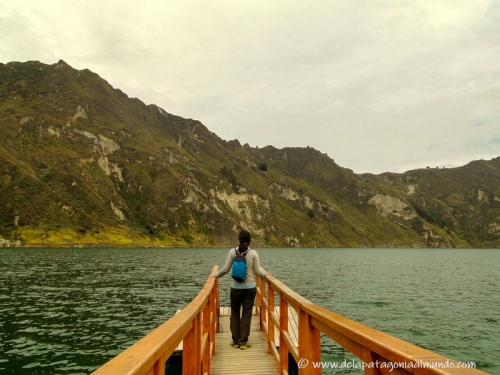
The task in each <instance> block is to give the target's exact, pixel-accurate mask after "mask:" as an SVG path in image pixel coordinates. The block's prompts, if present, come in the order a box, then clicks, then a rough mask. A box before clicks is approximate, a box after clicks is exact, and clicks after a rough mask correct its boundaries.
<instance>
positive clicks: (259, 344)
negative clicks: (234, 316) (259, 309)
mask: <svg viewBox="0 0 500 375" xmlns="http://www.w3.org/2000/svg"><path fill="white" fill-rule="evenodd" d="M221 310H222V309H221ZM221 314H222V311H221ZM220 325H221V326H220V328H221V331H220V332H218V333H217V335H216V341H215V353H214V355H213V356H212V362H211V364H210V373H211V374H213V375H230V374H237V375H254V374H255V375H257V374H258V375H273V374H276V375H277V374H279V365H278V362H277V361H276V359H275V358H274V356H273V354H272V353H269V352H268V351H267V337H266V334H265V332H264V331H259V330H258V328H259V317H258V316H257V315H254V316H253V317H252V326H251V331H250V337H249V339H248V342H249V343H250V344H251V345H252V346H251V347H250V348H248V349H247V350H241V349H237V348H234V347H233V346H231V342H232V339H231V330H230V329H229V315H221V317H220Z"/></svg>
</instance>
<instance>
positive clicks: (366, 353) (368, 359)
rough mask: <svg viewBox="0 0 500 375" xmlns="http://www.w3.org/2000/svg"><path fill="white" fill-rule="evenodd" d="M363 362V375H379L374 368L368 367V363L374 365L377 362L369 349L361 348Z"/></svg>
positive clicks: (377, 370)
mask: <svg viewBox="0 0 500 375" xmlns="http://www.w3.org/2000/svg"><path fill="white" fill-rule="evenodd" d="M363 357H364V358H363V362H365V365H366V366H365V375H379V374H380V371H379V369H378V368H375V367H368V366H367V365H369V364H370V363H373V364H375V363H376V361H377V356H376V354H375V353H373V352H372V351H371V350H370V349H367V348H363Z"/></svg>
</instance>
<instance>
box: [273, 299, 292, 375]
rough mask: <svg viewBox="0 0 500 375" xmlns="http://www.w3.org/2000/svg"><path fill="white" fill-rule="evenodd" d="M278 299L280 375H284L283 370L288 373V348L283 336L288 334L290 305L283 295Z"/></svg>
mask: <svg viewBox="0 0 500 375" xmlns="http://www.w3.org/2000/svg"><path fill="white" fill-rule="evenodd" d="M278 298H279V301H280V375H282V374H283V370H284V371H286V372H287V373H288V346H287V345H286V341H285V338H284V336H283V332H288V303H287V302H286V301H285V300H284V299H283V297H282V295H281V293H278ZM269 306H270V305H269ZM273 332H274V330H273Z"/></svg>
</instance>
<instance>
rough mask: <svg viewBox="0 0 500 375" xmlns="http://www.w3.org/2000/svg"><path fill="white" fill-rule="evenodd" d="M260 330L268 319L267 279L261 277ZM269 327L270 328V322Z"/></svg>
mask: <svg viewBox="0 0 500 375" xmlns="http://www.w3.org/2000/svg"><path fill="white" fill-rule="evenodd" d="M259 279H260V330H261V331H262V330H263V327H264V322H265V321H266V304H265V303H264V301H265V300H266V279H264V278H263V277H260V278H259ZM267 328H268V329H269V323H268V326H267Z"/></svg>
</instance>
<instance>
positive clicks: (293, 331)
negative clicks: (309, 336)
mask: <svg viewBox="0 0 500 375" xmlns="http://www.w3.org/2000/svg"><path fill="white" fill-rule="evenodd" d="M181 311H182V310H177V312H176V313H175V315H177V314H179V313H180V312H181ZM274 311H276V315H277V316H278V318H279V316H280V308H279V306H276V307H275V310H274ZM252 314H253V316H252V325H251V328H250V336H251V337H250V339H249V340H252V342H253V341H255V340H254V337H255V336H257V335H254V334H253V332H260V333H262V332H263V330H262V329H261V328H262V327H261V325H260V319H259V315H258V310H257V308H256V307H255V306H254V308H253V312H252ZM230 316H231V308H230V307H221V308H220V322H219V323H220V325H219V328H220V332H217V333H216V334H215V335H216V342H217V340H218V339H219V337H224V336H220V335H221V334H222V333H224V334H226V333H227V332H229V334H230V333H231V332H230V329H229V317H230ZM288 317H289V319H288V332H289V333H290V337H291V339H292V343H293V344H294V345H295V346H296V347H298V346H299V319H298V317H297V312H296V311H295V310H294V309H293V308H291V307H288ZM266 322H267V320H266ZM226 323H227V329H226V327H225V326H224V325H223V324H226ZM274 332H275V334H274V344H275V345H276V347H277V348H279V346H280V340H279V331H278V328H276V327H275V328H274ZM229 337H231V335H229ZM262 339H263V340H267V337H266V336H263V337H262ZM229 342H230V341H229ZM266 343H267V341H266ZM182 347H183V342H182V341H181V343H180V344H179V346H177V348H175V352H174V353H173V354H172V355H174V356H176V355H182ZM252 347H253V346H252ZM216 349H217V347H216ZM215 353H217V350H216V351H215ZM214 355H215V354H214ZM214 358H215V357H214ZM212 360H213V359H212Z"/></svg>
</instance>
